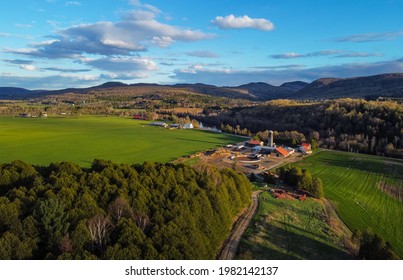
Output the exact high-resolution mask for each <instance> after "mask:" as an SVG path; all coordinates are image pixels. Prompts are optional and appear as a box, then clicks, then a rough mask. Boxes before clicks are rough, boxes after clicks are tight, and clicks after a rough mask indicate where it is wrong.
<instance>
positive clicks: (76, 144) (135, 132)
mask: <svg viewBox="0 0 403 280" xmlns="http://www.w3.org/2000/svg"><path fill="white" fill-rule="evenodd" d="M239 141H242V140H241V139H240V138H238V137H235V136H231V135H225V134H216V133H211V132H206V131H197V130H169V129H164V128H161V127H151V126H148V125H147V122H146V121H138V120H132V119H128V118H118V117H96V116H91V117H81V118H67V117H65V118H62V117H60V118H13V117H0V163H5V162H11V161H13V160H17V159H18V160H22V161H25V162H28V163H32V164H38V165H48V164H49V163H51V162H61V161H71V162H76V163H77V164H79V165H80V166H82V167H89V166H90V165H91V163H92V161H93V160H94V159H95V158H98V159H106V160H112V161H114V162H117V163H141V162H144V161H159V162H168V161H171V160H174V159H176V158H178V157H181V156H186V155H190V154H193V153H195V152H197V151H202V150H206V149H210V148H215V147H217V146H222V145H225V144H229V143H236V142H239Z"/></svg>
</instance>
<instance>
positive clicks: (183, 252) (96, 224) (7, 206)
mask: <svg viewBox="0 0 403 280" xmlns="http://www.w3.org/2000/svg"><path fill="white" fill-rule="evenodd" d="M250 199H251V185H250V182H249V180H248V179H247V178H246V176H245V175H243V174H238V173H236V172H235V171H233V170H231V169H224V170H218V169H216V168H215V167H211V166H199V167H197V169H195V168H192V167H189V166H186V165H181V164H172V163H151V162H145V163H143V164H135V165H128V164H114V163H112V162H110V161H105V160H94V161H93V163H92V165H91V168H87V169H84V168H80V167H79V166H78V165H76V164H73V163H69V162H62V163H52V164H50V165H49V166H33V165H31V164H27V163H24V162H22V161H13V162H11V163H6V164H1V165H0V259H109V260H110V259H214V258H215V254H216V252H217V251H218V249H219V247H220V245H221V243H222V241H223V240H224V239H225V238H226V236H227V234H228V233H229V231H230V228H231V225H232V222H233V218H234V217H235V215H236V214H237V213H238V212H239V211H240V210H241V209H242V208H244V207H245V206H246V205H247V204H249V203H250Z"/></svg>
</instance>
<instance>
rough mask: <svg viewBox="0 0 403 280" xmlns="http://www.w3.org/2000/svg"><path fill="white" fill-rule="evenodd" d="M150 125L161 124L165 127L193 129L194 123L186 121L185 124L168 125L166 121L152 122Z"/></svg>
mask: <svg viewBox="0 0 403 280" xmlns="http://www.w3.org/2000/svg"><path fill="white" fill-rule="evenodd" d="M148 125H151V126H160V127H164V128H169V127H170V128H178V129H193V128H194V126H193V124H192V123H185V124H184V125H180V124H178V123H173V124H171V125H168V124H167V123H165V122H150V123H149V124H148Z"/></svg>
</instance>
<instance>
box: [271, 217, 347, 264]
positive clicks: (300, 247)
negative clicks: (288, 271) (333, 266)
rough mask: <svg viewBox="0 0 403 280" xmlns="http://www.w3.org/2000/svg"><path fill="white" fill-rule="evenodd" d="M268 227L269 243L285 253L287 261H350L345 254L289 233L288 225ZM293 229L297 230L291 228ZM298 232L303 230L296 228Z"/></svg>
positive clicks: (324, 244) (303, 236)
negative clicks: (287, 257)
mask: <svg viewBox="0 0 403 280" xmlns="http://www.w3.org/2000/svg"><path fill="white" fill-rule="evenodd" d="M283 226H284V227H278V226H274V225H270V231H269V236H270V241H271V242H272V243H273V244H275V245H276V246H278V247H280V248H282V249H283V250H285V251H286V252H287V255H288V256H289V259H307V260H345V259H352V257H351V255H349V254H348V253H347V252H345V251H343V250H340V249H338V248H335V247H333V246H330V245H328V244H326V243H323V242H321V241H319V240H315V239H312V238H310V237H307V236H305V235H302V234H298V233H296V232H293V231H291V230H290V229H291V228H290V227H289V226H290V225H283ZM293 227H294V228H298V227H295V226H293ZM298 230H303V229H300V228H298Z"/></svg>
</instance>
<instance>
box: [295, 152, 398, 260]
mask: <svg viewBox="0 0 403 280" xmlns="http://www.w3.org/2000/svg"><path fill="white" fill-rule="evenodd" d="M296 165H298V166H301V167H302V168H307V169H309V170H310V171H311V173H312V174H313V175H315V176H318V177H320V178H321V179H322V181H323V184H324V189H325V196H326V197H327V198H328V199H329V200H330V201H331V202H332V204H333V205H334V206H335V208H336V211H337V214H338V215H339V216H340V218H341V219H342V220H343V221H344V222H345V223H346V225H347V226H348V227H349V228H350V229H351V230H352V231H354V230H356V229H359V230H360V231H363V230H365V229H371V230H372V231H373V232H375V233H378V234H379V235H381V236H382V237H383V238H384V239H385V240H386V241H389V242H390V243H391V244H392V246H393V249H394V250H395V252H396V253H397V254H398V255H399V256H400V257H401V258H403V203H402V202H401V201H399V200H398V199H396V198H394V197H393V196H391V195H390V194H388V193H386V192H384V191H382V190H381V189H380V187H379V186H380V184H386V185H388V186H390V187H392V188H394V189H400V190H401V188H403V161H401V160H397V159H389V158H384V157H377V156H370V155H361V154H352V153H346V152H336V151H321V152H319V153H317V154H315V155H313V156H311V157H308V158H306V159H304V160H303V161H301V162H298V163H296Z"/></svg>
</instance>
